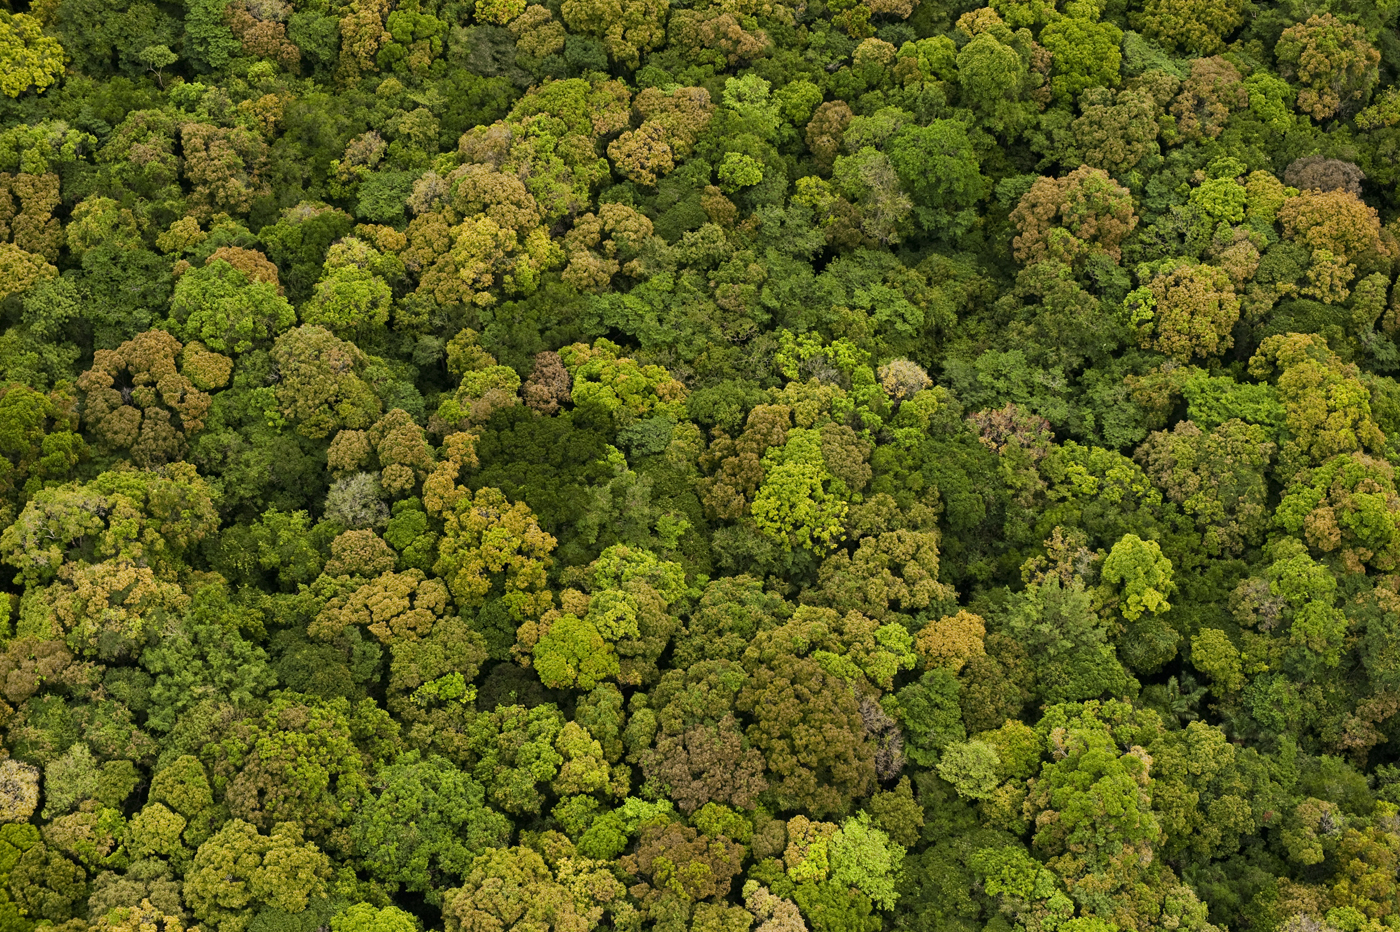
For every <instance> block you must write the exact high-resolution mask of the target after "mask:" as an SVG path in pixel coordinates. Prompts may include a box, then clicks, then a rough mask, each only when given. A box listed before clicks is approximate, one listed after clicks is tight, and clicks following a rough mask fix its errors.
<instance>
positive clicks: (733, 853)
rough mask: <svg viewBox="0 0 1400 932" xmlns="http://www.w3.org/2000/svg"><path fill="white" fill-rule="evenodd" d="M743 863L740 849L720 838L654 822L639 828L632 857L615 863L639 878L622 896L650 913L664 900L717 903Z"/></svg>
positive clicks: (683, 827) (675, 825) (657, 910)
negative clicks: (711, 901)
mask: <svg viewBox="0 0 1400 932" xmlns="http://www.w3.org/2000/svg"><path fill="white" fill-rule="evenodd" d="M743 859H744V846H743V845H741V844H739V843H738V842H735V841H733V840H732V839H730V838H727V837H725V836H724V835H720V836H718V837H716V838H711V837H707V836H705V835H702V834H700V833H699V832H698V831H696V830H695V829H693V828H691V827H689V826H686V825H682V824H680V823H678V822H664V821H660V820H658V821H654V822H648V823H646V824H644V825H642V828H641V833H640V837H639V839H638V847H637V851H636V853H635V854H629V855H626V856H624V857H623V858H622V860H621V865H622V869H623V870H625V871H627V872H628V873H629V874H632V875H634V876H635V877H637V878H639V880H640V882H639V883H637V884H635V885H633V886H632V887H631V888H630V889H629V891H628V892H629V893H631V894H632V895H633V896H634V897H636V898H637V900H638V901H640V903H641V905H642V907H643V909H648V908H650V909H651V910H652V911H653V913H655V912H659V911H660V910H659V909H658V907H660V906H661V905H662V904H663V903H664V902H665V901H666V900H667V899H668V898H669V897H678V898H680V899H682V900H685V901H688V902H695V901H698V900H704V899H715V900H718V899H722V898H723V897H724V896H726V895H727V894H728V893H729V888H730V884H731V883H732V882H733V879H734V877H735V876H737V875H738V874H739V871H740V869H741V866H742V864H743Z"/></svg>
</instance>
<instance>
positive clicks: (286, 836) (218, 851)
mask: <svg viewBox="0 0 1400 932" xmlns="http://www.w3.org/2000/svg"><path fill="white" fill-rule="evenodd" d="M329 878H330V860H329V859H328V858H327V857H326V856H325V855H324V854H322V853H321V852H320V851H319V850H318V849H317V848H316V846H315V845H313V844H310V843H309V842H304V841H303V840H302V837H301V830H300V829H299V828H297V826H296V825H295V824H293V823H286V822H283V823H279V824H277V825H275V826H274V827H273V828H272V832H271V834H270V835H262V834H259V833H258V831H257V829H255V828H254V827H253V826H251V825H249V824H248V823H247V822H244V821H242V820H240V819H234V820H232V821H230V822H229V823H228V824H226V825H225V826H224V827H223V828H221V829H220V830H219V831H218V832H217V833H216V834H215V835H214V836H213V837H212V838H210V839H209V840H208V841H206V842H205V843H204V844H202V845H200V846H199V850H198V851H196V852H195V855H194V862H193V863H192V864H191V865H190V870H189V873H188V874H187V875H186V878H185V890H184V893H185V900H186V901H187V902H188V903H189V906H190V911H191V912H193V913H194V915H195V918H197V919H199V920H200V921H201V922H204V923H208V924H209V925H211V926H213V927H214V928H216V929H219V930H220V932H230V930H232V932H239V930H242V929H245V928H247V926H248V922H249V919H250V918H251V916H250V912H249V908H250V907H254V908H256V907H272V908H273V909H279V910H283V911H285V912H288V913H291V914H293V915H295V914H297V913H300V912H302V911H304V910H305V909H307V908H308V907H309V906H310V905H311V904H312V903H313V902H315V901H316V900H320V899H324V898H325V897H326V895H327V892H328V890H327V883H326V881H327V880H328V879H329Z"/></svg>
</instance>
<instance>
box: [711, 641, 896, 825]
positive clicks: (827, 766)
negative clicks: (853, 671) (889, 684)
mask: <svg viewBox="0 0 1400 932" xmlns="http://www.w3.org/2000/svg"><path fill="white" fill-rule="evenodd" d="M737 708H738V709H739V710H740V711H741V712H744V713H746V714H748V715H751V716H753V720H754V724H752V725H750V726H749V728H748V732H747V736H748V739H749V741H750V742H751V743H752V745H753V746H754V747H756V748H757V749H758V750H759V751H760V752H762V754H763V756H764V759H765V760H766V761H767V764H768V774H767V776H768V782H769V785H770V788H771V792H772V793H773V796H774V799H775V800H776V801H777V803H778V805H779V807H780V808H782V809H786V810H790V811H791V810H806V811H808V812H812V813H814V814H816V815H825V814H838V813H841V812H843V811H845V810H846V808H847V807H848V806H849V804H850V801H851V800H852V799H855V798H857V797H860V796H864V795H866V794H867V793H868V792H869V791H870V789H871V786H872V785H873V783H874V779H875V764H874V750H873V748H871V746H870V743H869V741H868V740H867V738H866V734H865V725H864V720H863V719H862V718H861V713H860V709H859V705H858V703H857V702H856V699H855V696H854V695H853V694H852V691H851V689H850V687H849V686H847V685H846V684H845V683H843V682H841V681H840V680H838V679H836V678H835V677H834V676H832V675H830V674H829V673H827V672H826V671H825V670H823V669H822V668H821V666H820V665H818V664H817V663H816V661H814V660H809V659H801V660H798V659H792V658H784V657H781V656H779V657H775V658H773V660H772V661H769V662H768V663H765V664H764V665H762V666H759V667H758V668H757V669H755V670H754V671H753V673H752V674H751V675H750V679H749V682H748V683H747V684H746V685H745V686H744V688H743V689H742V690H741V691H740V692H739V696H738V701H737ZM818 735H820V736H821V737H820V738H818Z"/></svg>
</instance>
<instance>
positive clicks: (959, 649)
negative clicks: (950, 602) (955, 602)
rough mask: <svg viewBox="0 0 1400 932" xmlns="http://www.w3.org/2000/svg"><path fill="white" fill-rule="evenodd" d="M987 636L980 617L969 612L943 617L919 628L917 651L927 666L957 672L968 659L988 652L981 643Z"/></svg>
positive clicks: (916, 643)
mask: <svg viewBox="0 0 1400 932" xmlns="http://www.w3.org/2000/svg"><path fill="white" fill-rule="evenodd" d="M986 633H987V626H986V623H985V622H984V621H983V620H982V617H981V616H980V615H975V614H973V613H972V612H966V611H963V612H958V613H957V614H955V615H944V616H943V617H942V618H938V619H932V620H930V621H929V622H928V623H926V624H925V625H924V626H923V627H922V628H920V629H919V633H918V635H917V636H916V637H915V638H914V650H915V651H916V652H917V653H918V654H919V659H920V660H922V661H923V663H924V665H925V666H929V667H943V668H946V669H947V670H949V671H951V672H952V673H958V672H959V671H960V670H962V668H963V666H964V665H965V664H966V663H967V661H968V660H969V659H971V658H973V657H977V656H981V655H984V654H985V653H986V651H985V650H984V649H983V643H982V642H983V639H984V638H985V636H986Z"/></svg>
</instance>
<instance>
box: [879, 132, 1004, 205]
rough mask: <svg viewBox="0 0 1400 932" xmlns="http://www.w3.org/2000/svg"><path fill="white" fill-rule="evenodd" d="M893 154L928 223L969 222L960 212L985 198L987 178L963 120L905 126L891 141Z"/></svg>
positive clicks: (901, 177)
mask: <svg viewBox="0 0 1400 932" xmlns="http://www.w3.org/2000/svg"><path fill="white" fill-rule="evenodd" d="M889 154H890V164H892V165H893V166H894V169H895V171H896V172H897V173H898V174H899V180H900V181H901V183H902V184H903V186H904V189H905V190H906V191H908V192H909V193H910V194H911V195H912V196H913V198H914V203H915V204H917V205H918V207H919V208H920V209H921V213H920V221H921V222H922V223H923V224H924V226H925V227H926V228H929V229H945V228H953V229H956V228H958V227H960V226H965V225H966V224H967V223H968V222H969V221H968V218H967V217H966V216H965V215H960V212H961V211H965V210H966V209H968V208H970V207H972V206H973V205H974V204H976V203H977V201H979V200H981V199H982V197H983V196H984V195H985V193H986V181H985V179H983V177H982V173H981V171H980V165H979V163H978V160H977V157H976V154H975V152H974V151H973V148H972V142H971V140H970V139H968V135H967V129H966V127H965V126H963V124H961V123H957V122H954V121H952V120H935V121H934V122H932V123H930V124H929V125H928V126H908V127H905V128H903V129H901V130H900V131H899V132H898V133H896V134H895V136H894V138H893V139H892V140H891V141H890V143H889Z"/></svg>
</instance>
